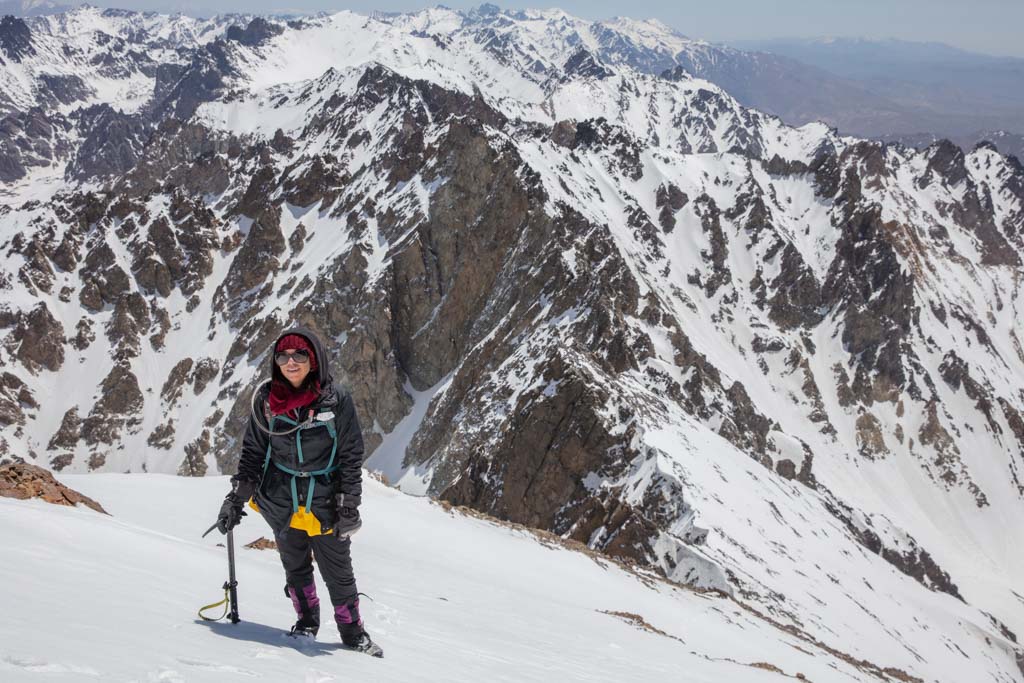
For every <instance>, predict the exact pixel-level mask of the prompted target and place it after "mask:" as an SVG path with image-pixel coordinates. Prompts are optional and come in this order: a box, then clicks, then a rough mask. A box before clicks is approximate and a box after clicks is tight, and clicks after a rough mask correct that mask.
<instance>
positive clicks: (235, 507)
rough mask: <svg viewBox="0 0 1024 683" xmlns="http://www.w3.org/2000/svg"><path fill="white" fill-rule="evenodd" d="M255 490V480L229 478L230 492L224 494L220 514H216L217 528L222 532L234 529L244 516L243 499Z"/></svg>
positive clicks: (247, 497)
mask: <svg viewBox="0 0 1024 683" xmlns="http://www.w3.org/2000/svg"><path fill="white" fill-rule="evenodd" d="M255 490H256V482H252V481H246V480H237V479H232V480H231V493H229V494H228V495H226V496H224V502H223V503H222V504H221V506H220V514H219V515H217V530H218V531H220V532H221V533H222V534H226V533H227V532H229V531H231V530H232V529H234V528H235V527H236V526H238V523H239V522H241V521H242V517H245V510H243V509H242V506H243V505H244V504H245V501H247V500H249V499H250V498H251V497H252V494H253V491H255Z"/></svg>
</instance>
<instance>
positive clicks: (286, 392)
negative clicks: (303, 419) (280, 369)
mask: <svg viewBox="0 0 1024 683" xmlns="http://www.w3.org/2000/svg"><path fill="white" fill-rule="evenodd" d="M319 396H320V382H319V381H314V382H313V386H312V388H308V389H305V390H300V389H296V388H294V387H292V385H291V384H289V383H288V382H280V381H278V380H276V379H275V380H274V381H273V382H272V383H271V385H270V396H269V401H270V413H271V414H272V415H288V416H289V417H292V418H293V419H295V420H299V418H300V415H299V413H298V408H301V407H303V406H307V405H309V404H311V403H312V402H313V401H315V400H316V399H317V398H318V397H319ZM293 411H294V413H293Z"/></svg>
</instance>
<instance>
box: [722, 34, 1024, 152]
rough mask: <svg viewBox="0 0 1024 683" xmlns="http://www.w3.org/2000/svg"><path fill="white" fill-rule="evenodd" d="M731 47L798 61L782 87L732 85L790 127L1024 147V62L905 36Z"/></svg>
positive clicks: (908, 140)
mask: <svg viewBox="0 0 1024 683" xmlns="http://www.w3.org/2000/svg"><path fill="white" fill-rule="evenodd" d="M732 46H733V47H736V48H740V49H742V50H746V51H752V52H761V53H764V54H767V55H771V57H772V58H774V59H776V60H779V61H780V63H785V61H784V60H792V61H791V62H790V63H789V67H790V68H789V71H788V72H787V73H785V74H780V79H779V81H778V82H776V83H775V84H774V85H773V84H772V83H770V82H761V83H758V84H757V87H756V89H755V90H748V91H747V92H743V91H742V90H738V89H736V88H733V89H732V90H730V92H731V93H732V94H733V96H735V97H737V98H739V99H740V101H742V102H744V104H747V105H748V106H753V107H758V108H760V109H763V110H765V111H769V112H772V113H775V114H778V115H779V116H781V117H782V118H783V119H785V120H786V121H787V122H789V123H791V124H794V125H799V124H802V123H806V122H808V121H815V120H822V121H826V122H828V123H830V124H831V125H835V126H837V127H838V128H839V129H840V130H841V131H842V132H844V133H850V134H853V135H862V136H867V137H878V138H882V139H886V140H899V141H901V142H904V143H907V144H913V142H914V141H915V140H918V141H926V142H925V144H926V145H927V143H928V142H931V141H932V140H935V139H937V138H941V137H947V138H950V139H952V140H953V141H954V142H957V143H958V144H960V145H961V146H963V147H965V148H967V149H970V148H971V147H973V146H974V145H975V144H976V143H977V142H979V141H980V140H984V139H988V140H991V141H993V142H997V141H998V143H997V144H999V148H1000V150H1001V151H1004V152H1008V153H1011V154H1015V155H1017V156H1020V155H1021V153H1022V152H1024V138H1022V136H1021V133H1024V59H1017V58H1012V57H992V56H989V55H982V54H977V53H973V52H967V51H965V50H960V49H958V48H955V47H951V46H949V45H943V44H941V43H911V42H906V41H900V40H864V39H851V38H836V39H818V40H806V39H788V40H780V39H776V40H760V41H738V42H734V43H732ZM811 69H813V70H816V71H810V70H811ZM793 77H795V78H793ZM722 85H723V86H724V84H722ZM724 87H726V88H727V89H728V87H727V86H724ZM745 96H746V97H745ZM851 99H854V100H856V103H855V104H853V105H852V106H851V102H850V101H851Z"/></svg>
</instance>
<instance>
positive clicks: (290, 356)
mask: <svg viewBox="0 0 1024 683" xmlns="http://www.w3.org/2000/svg"><path fill="white" fill-rule="evenodd" d="M274 360H275V361H277V364H278V365H288V361H289V360H294V361H295V362H296V363H298V364H299V365H305V364H306V363H308V362H309V353H308V352H306V351H293V352H291V353H284V352H283V351H282V352H281V353H278V354H277V355H275V356H274Z"/></svg>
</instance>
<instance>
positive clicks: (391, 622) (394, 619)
mask: <svg viewBox="0 0 1024 683" xmlns="http://www.w3.org/2000/svg"><path fill="white" fill-rule="evenodd" d="M371 608H372V610H373V613H372V614H371V615H370V618H369V619H368V620H367V621H368V623H367V626H366V628H367V629H368V630H369V631H370V633H373V634H378V633H379V634H380V635H386V634H387V632H388V631H387V627H388V626H400V625H401V623H402V615H401V613H400V612H399V611H398V610H397V609H395V608H394V607H388V606H387V605H383V604H381V603H379V602H378V603H376V604H372V605H371Z"/></svg>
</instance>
